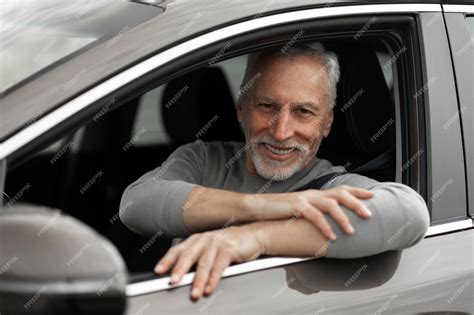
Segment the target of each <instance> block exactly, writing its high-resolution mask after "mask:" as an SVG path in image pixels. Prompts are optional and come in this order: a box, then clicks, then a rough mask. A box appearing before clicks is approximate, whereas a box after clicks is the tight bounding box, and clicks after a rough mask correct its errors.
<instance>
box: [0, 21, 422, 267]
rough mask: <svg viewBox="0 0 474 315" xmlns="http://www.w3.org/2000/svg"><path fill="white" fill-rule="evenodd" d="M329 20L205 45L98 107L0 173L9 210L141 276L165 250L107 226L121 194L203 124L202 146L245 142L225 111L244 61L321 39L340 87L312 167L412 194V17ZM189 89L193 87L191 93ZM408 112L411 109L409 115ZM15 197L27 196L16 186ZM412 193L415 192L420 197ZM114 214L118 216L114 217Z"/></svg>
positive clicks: (162, 243)
mask: <svg viewBox="0 0 474 315" xmlns="http://www.w3.org/2000/svg"><path fill="white" fill-rule="evenodd" d="M371 19H373V17H372V16H370V17H367V16H357V17H351V18H350V19H347V18H333V19H328V20H324V19H322V20H317V21H308V22H304V23H298V24H295V25H293V24H289V25H280V26H277V27H274V28H271V29H267V30H263V31H255V32H252V33H249V34H244V35H241V36H239V37H236V38H234V39H232V45H230V46H228V47H227V48H226V45H228V44H227V42H226V41H216V42H215V43H213V44H212V45H211V46H210V47H203V48H202V49H200V50H198V51H196V52H195V53H194V54H192V55H187V56H185V57H183V58H181V59H179V60H177V61H175V62H173V63H171V64H169V65H166V66H165V67H162V68H159V69H156V71H153V72H152V73H150V74H149V75H146V76H143V77H142V78H141V79H140V80H138V81H136V82H133V84H130V85H129V86H126V87H125V88H123V89H121V90H120V91H118V92H117V94H116V95H113V96H110V97H109V98H107V99H105V100H102V101H103V102H102V103H101V104H100V106H96V107H95V110H94V111H93V112H91V113H89V114H88V116H87V117H84V118H81V121H79V122H78V123H77V124H76V125H75V126H74V127H71V128H69V129H68V130H67V132H63V133H62V134H56V135H55V136H54V137H51V138H50V140H49V143H50V144H51V143H53V142H54V144H53V145H51V146H50V147H48V148H46V149H43V150H42V151H38V152H37V153H36V154H34V155H32V156H31V157H30V158H28V159H27V160H26V161H25V162H24V163H23V164H18V165H15V167H14V168H11V169H10V170H9V173H8V175H7V185H6V193H7V194H8V196H9V197H8V198H7V200H6V202H7V203H8V202H9V200H14V201H15V202H16V201H18V200H20V201H25V202H34V203H39V204H46V205H48V206H51V207H56V208H59V209H62V210H63V211H65V212H66V213H69V214H71V215H73V216H75V217H77V218H79V219H81V220H82V221H84V222H85V223H87V224H88V225H90V226H92V227H93V228H95V229H96V230H98V231H99V232H100V233H102V234H103V235H105V236H107V237H108V238H110V239H111V241H112V242H113V243H114V244H115V245H116V246H117V247H118V249H119V250H120V252H121V254H122V255H123V256H124V259H125V261H126V262H127V263H128V267H129V270H130V271H131V272H138V271H150V270H152V267H153V265H154V264H155V263H156V261H157V260H158V259H159V258H160V256H162V255H163V254H164V253H165V252H166V250H167V249H168V248H169V246H170V244H171V240H170V239H165V238H162V237H160V236H159V235H158V236H156V237H153V238H151V239H150V238H145V237H141V236H138V235H135V234H134V233H132V232H130V231H128V229H127V228H126V227H125V226H123V224H122V223H121V222H120V219H119V217H118V211H119V203H120V198H121V194H122V192H123V190H124V189H125V187H126V186H128V185H129V184H130V183H131V182H133V181H134V180H135V179H136V178H138V177H139V176H140V175H142V174H144V173H145V172H147V171H149V170H151V169H153V168H155V167H156V166H158V165H160V164H161V163H162V162H163V161H165V159H166V158H167V157H168V156H169V154H170V153H171V152H173V151H174V150H175V149H176V148H177V147H179V146H180V145H183V144H185V143H189V142H192V141H194V140H196V133H197V132H198V131H199V130H200V129H201V128H202V126H203V125H205V123H206V122H208V121H209V120H210V119H211V118H212V116H214V115H216V113H217V114H218V115H219V117H220V119H219V120H218V121H217V122H216V123H215V124H213V125H212V127H211V128H209V130H208V131H207V132H206V133H205V134H204V135H202V137H200V139H203V140H204V141H216V140H218V141H244V136H243V133H242V130H241V128H240V125H239V124H238V122H237V118H236V113H235V103H236V98H237V96H238V93H239V84H240V81H241V80H242V76H243V72H244V69H245V62H246V58H245V56H246V54H248V53H249V52H251V51H255V50H259V49H262V48H266V47H271V46H276V47H282V46H284V45H285V44H287V43H288V42H289V40H291V38H293V37H294V36H295V34H297V33H298V32H299V30H301V29H304V30H305V32H304V35H303V36H302V37H301V38H299V39H298V40H299V41H321V42H323V43H324V44H325V46H326V48H327V49H328V50H332V51H334V52H336V54H337V55H338V57H339V62H340V65H341V80H340V83H339V85H338V97H337V101H336V102H337V103H336V107H335V108H334V113H335V121H334V124H333V128H332V131H331V134H330V136H329V137H328V138H327V139H325V140H324V141H323V144H322V146H321V148H320V150H319V152H318V155H319V157H321V158H324V159H327V160H329V161H331V162H332V163H333V164H334V165H342V166H345V167H346V168H347V169H348V170H354V169H357V168H359V167H361V166H366V168H365V171H364V172H365V173H364V174H365V175H367V176H370V177H373V178H375V179H377V180H380V181H399V182H403V183H405V184H408V185H410V186H412V187H414V188H415V189H418V190H419V191H420V181H421V179H420V176H419V175H420V174H421V168H422V166H421V165H422V162H420V160H421V161H422V159H423V157H420V158H419V159H416V160H414V161H411V162H410V160H409V158H410V157H413V155H414V154H415V153H416V152H417V150H419V146H420V145H421V143H423V141H424V140H423V138H422V135H421V133H419V132H418V131H419V129H420V126H419V124H421V123H422V121H421V122H420V121H418V120H413V119H412V120H408V119H407V117H408V111H412V110H418V109H413V108H414V107H412V106H410V105H411V104H412V103H413V102H415V101H416V100H413V98H412V97H411V96H412V95H414V94H415V92H414V91H416V89H415V83H414V82H415V79H414V77H415V76H416V74H415V73H414V72H413V71H412V70H409V69H410V67H411V69H414V68H415V65H414V60H416V58H417V52H416V47H414V46H413V44H412V43H413V42H414V41H413V40H412V39H413V36H415V35H414V34H413V33H412V30H413V25H414V18H412V17H409V16H386V17H380V18H376V20H375V21H373V22H371V24H370V25H369V26H370V27H369V29H368V30H366V31H365V32H362V33H361V30H362V29H363V28H364V26H365V25H367V23H368V21H369V22H370V21H371ZM186 87H188V88H186ZM191 87H192V88H191ZM410 108H411V109H410ZM25 187H26V188H25ZM420 193H422V194H423V191H420ZM121 210H122V209H121Z"/></svg>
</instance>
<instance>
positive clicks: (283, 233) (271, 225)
mask: <svg viewBox="0 0 474 315" xmlns="http://www.w3.org/2000/svg"><path fill="white" fill-rule="evenodd" d="M241 228H242V229H244V230H246V231H248V232H249V233H255V235H256V236H257V238H258V239H259V241H260V243H261V246H262V250H263V254H265V255H272V256H274V255H278V256H302V257H310V256H316V257H323V256H326V254H327V249H328V247H329V246H330V242H331V241H330V240H329V239H328V238H327V237H325V236H324V235H323V234H322V232H321V231H320V230H319V229H318V228H316V227H315V226H314V225H313V224H311V223H310V222H309V221H308V220H305V219H303V218H291V219H288V220H275V221H262V222H255V223H251V224H247V225H245V226H242V227H241Z"/></svg>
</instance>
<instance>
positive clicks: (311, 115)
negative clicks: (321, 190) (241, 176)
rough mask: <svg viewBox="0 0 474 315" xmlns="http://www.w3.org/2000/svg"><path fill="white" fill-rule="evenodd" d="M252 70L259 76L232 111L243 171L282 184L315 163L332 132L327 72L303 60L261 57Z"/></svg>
mask: <svg viewBox="0 0 474 315" xmlns="http://www.w3.org/2000/svg"><path fill="white" fill-rule="evenodd" d="M256 71H257V73H258V72H259V73H260V74H261V75H260V76H259V77H258V79H257V80H255V82H254V83H253V85H252V87H251V88H250V89H249V90H248V91H247V94H246V95H244V96H243V97H241V99H240V101H239V104H238V106H237V116H238V119H239V122H240V123H241V124H242V126H243V129H244V132H245V138H246V142H247V147H248V150H247V151H246V164H247V169H248V170H249V171H250V172H252V173H256V174H259V175H260V176H262V177H264V178H267V179H273V180H285V179H287V178H289V177H291V176H292V175H293V174H295V173H296V172H298V171H300V170H301V169H303V168H304V167H305V166H306V165H308V164H309V163H310V162H311V161H312V160H313V159H314V158H315V156H316V152H317V151H318V148H319V145H320V144H321V141H322V139H323V138H325V137H327V136H328V134H329V131H330V129H331V124H332V121H333V112H332V110H331V108H330V106H329V96H328V78H327V73H326V71H325V67H324V65H323V63H322V62H320V61H318V60H317V59H314V58H313V57H310V56H307V55H297V56H294V57H291V58H286V57H282V56H272V57H266V58H262V60H261V61H260V62H259V63H258V66H257V67H256ZM244 83H245V82H244Z"/></svg>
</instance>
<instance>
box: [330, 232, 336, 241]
mask: <svg viewBox="0 0 474 315" xmlns="http://www.w3.org/2000/svg"><path fill="white" fill-rule="evenodd" d="M331 240H333V241H335V240H336V234H334V233H331Z"/></svg>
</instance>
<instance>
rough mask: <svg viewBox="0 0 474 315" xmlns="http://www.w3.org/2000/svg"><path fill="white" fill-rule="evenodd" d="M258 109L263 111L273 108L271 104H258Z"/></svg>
mask: <svg viewBox="0 0 474 315" xmlns="http://www.w3.org/2000/svg"><path fill="white" fill-rule="evenodd" d="M259 107H261V108H265V109H273V107H274V106H273V105H272V104H267V103H260V104H259Z"/></svg>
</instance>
